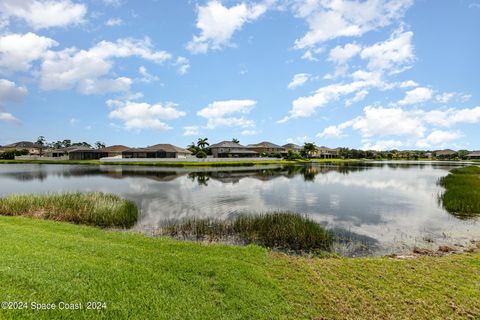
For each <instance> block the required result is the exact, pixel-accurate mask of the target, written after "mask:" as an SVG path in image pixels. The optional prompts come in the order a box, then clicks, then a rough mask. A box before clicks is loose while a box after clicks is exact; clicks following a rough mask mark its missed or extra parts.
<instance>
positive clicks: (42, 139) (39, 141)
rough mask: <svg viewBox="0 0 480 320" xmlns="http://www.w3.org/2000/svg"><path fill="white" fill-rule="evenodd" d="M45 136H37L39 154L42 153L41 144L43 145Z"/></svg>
mask: <svg viewBox="0 0 480 320" xmlns="http://www.w3.org/2000/svg"><path fill="white" fill-rule="evenodd" d="M45 141H46V140H45V137H44V136H40V137H38V138H37V145H39V146H40V155H42V154H43V146H44V145H45Z"/></svg>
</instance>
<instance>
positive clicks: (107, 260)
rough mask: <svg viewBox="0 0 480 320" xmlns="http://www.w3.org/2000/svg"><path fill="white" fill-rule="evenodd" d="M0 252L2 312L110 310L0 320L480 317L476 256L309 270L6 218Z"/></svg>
mask: <svg viewBox="0 0 480 320" xmlns="http://www.w3.org/2000/svg"><path fill="white" fill-rule="evenodd" d="M0 252H1V253H2V255H1V257H2V258H1V259H0V283H1V290H0V301H24V302H28V303H31V302H37V303H38V302H41V303H57V304H58V303H59V302H61V301H63V302H69V303H82V304H83V307H85V305H86V302H87V301H101V302H105V303H106V304H107V309H106V310H105V309H102V310H99V311H94V310H85V309H83V310H76V311H65V310H58V309H57V310H51V311H33V310H0V318H1V319H60V318H62V319H67V318H69V319H70V318H75V319H468V318H472V319H477V318H479V317H480V304H479V303H478V302H479V301H480V253H471V254H462V255H451V256H445V257H422V258H418V259H406V260H399V259H391V258H359V259H346V258H329V259H318V258H311V259H308V258H305V257H298V256H288V255H284V254H281V253H275V252H271V251H268V250H266V249H262V248H260V247H257V246H248V247H237V246H225V245H204V244H198V243H194V242H186V241H175V240H170V239H165V238H147V237H145V236H142V235H138V234H131V233H127V232H113V231H108V230H102V229H98V228H92V227H87V226H81V225H72V224H67V223H61V222H54V221H44V220H34V219H28V218H23V217H0Z"/></svg>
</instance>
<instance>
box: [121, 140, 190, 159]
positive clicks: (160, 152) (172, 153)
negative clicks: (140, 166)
mask: <svg viewBox="0 0 480 320" xmlns="http://www.w3.org/2000/svg"><path fill="white" fill-rule="evenodd" d="M191 154H192V153H191V152H190V151H189V150H187V149H183V148H180V147H177V146H174V145H173V144H168V143H165V144H156V145H154V146H150V147H147V148H130V149H126V150H124V151H122V158H126V159H130V158H186V157H188V156H190V155H191Z"/></svg>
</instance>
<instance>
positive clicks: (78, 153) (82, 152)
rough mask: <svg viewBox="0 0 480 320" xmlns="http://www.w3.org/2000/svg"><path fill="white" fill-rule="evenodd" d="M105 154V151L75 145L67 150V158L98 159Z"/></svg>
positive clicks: (106, 154) (105, 155)
mask: <svg viewBox="0 0 480 320" xmlns="http://www.w3.org/2000/svg"><path fill="white" fill-rule="evenodd" d="M107 156H108V153H106V152H98V150H96V149H90V148H87V147H77V148H75V149H73V150H70V151H69V152H68V159H69V160H98V159H100V158H104V157H107Z"/></svg>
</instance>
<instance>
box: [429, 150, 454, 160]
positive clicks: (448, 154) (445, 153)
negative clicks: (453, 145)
mask: <svg viewBox="0 0 480 320" xmlns="http://www.w3.org/2000/svg"><path fill="white" fill-rule="evenodd" d="M434 153H435V157H437V158H440V159H449V158H454V157H455V156H456V155H457V152H456V151H454V150H451V149H445V150H437V151H435V152H434Z"/></svg>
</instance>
